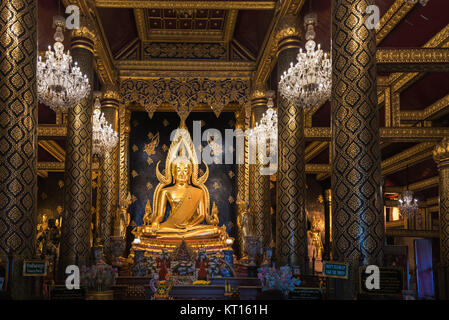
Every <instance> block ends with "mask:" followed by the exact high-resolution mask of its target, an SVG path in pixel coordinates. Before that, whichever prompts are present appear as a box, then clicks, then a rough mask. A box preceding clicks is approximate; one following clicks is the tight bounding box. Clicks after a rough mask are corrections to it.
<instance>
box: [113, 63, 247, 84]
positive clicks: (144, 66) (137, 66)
mask: <svg viewBox="0 0 449 320" xmlns="http://www.w3.org/2000/svg"><path fill="white" fill-rule="evenodd" d="M116 66H117V68H118V70H119V75H120V79H122V80H125V79H141V80H147V79H158V78H161V77H162V78H173V77H191V76H192V72H193V71H194V72H195V76H197V77H198V78H210V79H227V78H231V79H242V80H249V79H250V78H251V75H252V72H253V71H254V70H255V63H254V62H251V61H242V62H240V61H239V62H227V61H161V60H159V61H118V62H117V63H116Z"/></svg>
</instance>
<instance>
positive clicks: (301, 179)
mask: <svg viewBox="0 0 449 320" xmlns="http://www.w3.org/2000/svg"><path fill="white" fill-rule="evenodd" d="M298 22H299V18H298V17H295V16H290V15H289V16H285V17H284V18H283V20H282V21H281V23H280V27H279V29H278V33H277V36H278V41H279V42H278V43H279V44H278V75H277V80H278V82H279V80H280V77H281V75H282V74H283V73H284V71H286V70H287V69H288V68H289V67H290V63H295V61H296V56H297V54H298V47H299V44H300V43H299V37H300V27H299V25H298ZM277 101H278V102H277V107H278V130H279V133H278V141H279V146H278V148H279V152H278V172H277V179H278V181H277V190H276V191H277V205H276V208H277V210H276V211H277V212H276V261H277V263H278V265H280V266H281V265H285V264H287V263H290V264H294V265H298V266H300V268H301V272H302V273H303V274H305V273H307V272H308V255H307V217H306V210H305V190H306V173H305V161H304V153H305V151H304V111H303V109H302V108H301V107H297V106H295V105H293V104H291V103H289V102H288V101H287V100H286V99H284V98H283V97H282V96H281V95H280V94H278V95H277Z"/></svg>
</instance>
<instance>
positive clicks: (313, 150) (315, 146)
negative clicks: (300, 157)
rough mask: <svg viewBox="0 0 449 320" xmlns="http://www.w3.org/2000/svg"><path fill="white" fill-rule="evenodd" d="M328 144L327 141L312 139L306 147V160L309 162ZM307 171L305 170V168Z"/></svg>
mask: <svg viewBox="0 0 449 320" xmlns="http://www.w3.org/2000/svg"><path fill="white" fill-rule="evenodd" d="M328 146H329V142H318V141H314V142H312V143H311V144H310V145H309V146H307V147H306V150H305V152H306V156H305V160H306V162H309V161H310V160H312V159H313V158H315V157H316V156H317V155H319V154H320V153H321V152H322V151H323V150H325V149H326V148H327V147H328ZM306 171H307V170H306Z"/></svg>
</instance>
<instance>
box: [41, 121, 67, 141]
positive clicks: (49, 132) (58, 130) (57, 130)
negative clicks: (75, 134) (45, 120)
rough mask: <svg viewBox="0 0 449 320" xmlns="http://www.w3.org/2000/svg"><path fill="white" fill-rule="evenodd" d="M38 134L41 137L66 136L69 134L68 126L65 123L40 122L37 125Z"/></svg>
mask: <svg viewBox="0 0 449 320" xmlns="http://www.w3.org/2000/svg"><path fill="white" fill-rule="evenodd" d="M37 134H38V136H39V139H48V138H55V137H65V136H66V135H67V127H66V126H65V125H54V124H52V125H48V124H40V125H39V126H38V127H37Z"/></svg>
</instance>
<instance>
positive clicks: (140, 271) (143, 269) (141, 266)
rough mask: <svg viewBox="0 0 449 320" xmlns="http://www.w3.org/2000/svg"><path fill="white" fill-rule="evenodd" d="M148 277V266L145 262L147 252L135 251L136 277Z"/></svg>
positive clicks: (134, 274) (134, 272) (134, 273)
mask: <svg viewBox="0 0 449 320" xmlns="http://www.w3.org/2000/svg"><path fill="white" fill-rule="evenodd" d="M146 275H147V264H146V261H145V250H135V251H134V266H133V276H134V277H145V276H146Z"/></svg>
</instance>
